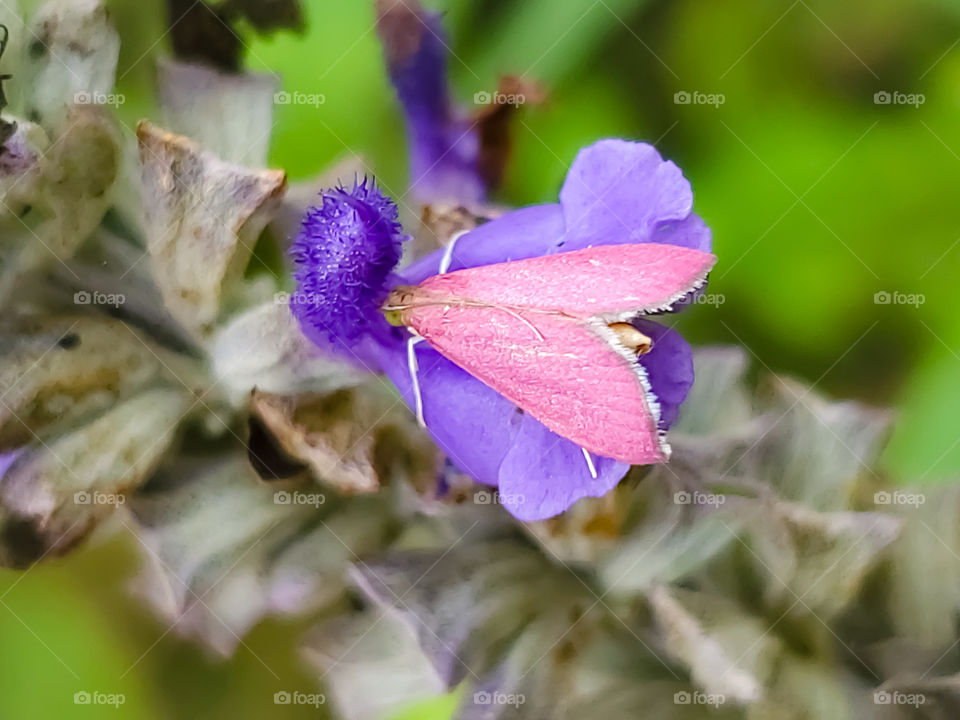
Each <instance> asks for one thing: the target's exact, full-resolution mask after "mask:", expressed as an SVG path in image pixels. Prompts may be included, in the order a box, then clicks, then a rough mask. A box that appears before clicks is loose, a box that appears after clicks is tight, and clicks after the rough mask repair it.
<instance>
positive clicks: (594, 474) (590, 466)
mask: <svg viewBox="0 0 960 720" xmlns="http://www.w3.org/2000/svg"><path fill="white" fill-rule="evenodd" d="M580 451H581V452H582V453H583V459H584V460H586V461H587V469H588V470H589V471H590V477H592V478H593V479H594V480H596V479H597V468H596V466H595V465H594V464H593V458H592V457H590V453H589V452H587V449H586V448H580Z"/></svg>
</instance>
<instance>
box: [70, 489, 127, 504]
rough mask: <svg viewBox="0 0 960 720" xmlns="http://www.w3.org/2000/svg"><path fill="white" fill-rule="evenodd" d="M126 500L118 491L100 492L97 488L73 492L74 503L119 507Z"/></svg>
mask: <svg viewBox="0 0 960 720" xmlns="http://www.w3.org/2000/svg"><path fill="white" fill-rule="evenodd" d="M126 501H127V498H126V496H125V495H121V494H120V493H108V492H100V491H99V490H94V491H92V492H91V491H90V490H79V491H77V492H75V493H74V494H73V504H74V505H114V506H116V507H119V506H121V505H123V504H124V503H125V502H126Z"/></svg>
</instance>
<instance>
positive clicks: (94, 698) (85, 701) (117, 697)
mask: <svg viewBox="0 0 960 720" xmlns="http://www.w3.org/2000/svg"><path fill="white" fill-rule="evenodd" d="M126 702H127V696H126V695H124V694H123V693H105V692H100V691H99V690H94V691H92V692H89V691H87V690H78V691H77V692H75V693H74V694H73V704H74V705H109V706H111V707H115V708H118V707H120V706H121V705H123V704H124V703H126Z"/></svg>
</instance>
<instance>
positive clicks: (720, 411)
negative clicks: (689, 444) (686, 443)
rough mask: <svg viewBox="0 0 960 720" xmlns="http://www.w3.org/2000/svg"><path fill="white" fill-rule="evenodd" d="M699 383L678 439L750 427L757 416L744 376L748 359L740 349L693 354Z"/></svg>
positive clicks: (676, 431)
mask: <svg viewBox="0 0 960 720" xmlns="http://www.w3.org/2000/svg"><path fill="white" fill-rule="evenodd" d="M693 364H694V370H695V372H696V378H697V380H696V382H695V383H694V384H693V387H692V388H691V389H690V394H689V395H688V396H687V399H686V400H685V401H684V403H683V408H682V411H681V413H680V418H679V420H678V422H677V423H676V425H674V428H673V432H672V433H671V438H673V437H674V436H675V435H678V434H683V435H695V436H700V435H707V434H713V433H723V432H726V431H729V430H731V429H735V428H738V427H739V426H741V425H743V424H745V423H748V422H749V421H750V419H751V418H752V417H753V416H754V412H753V407H752V405H753V403H752V401H751V399H750V395H749V393H748V390H747V387H746V384H745V382H744V376H745V374H746V371H747V365H748V362H747V355H746V353H745V352H744V351H743V350H742V349H741V348H737V347H715V348H705V349H701V350H697V351H696V352H695V353H694V354H693Z"/></svg>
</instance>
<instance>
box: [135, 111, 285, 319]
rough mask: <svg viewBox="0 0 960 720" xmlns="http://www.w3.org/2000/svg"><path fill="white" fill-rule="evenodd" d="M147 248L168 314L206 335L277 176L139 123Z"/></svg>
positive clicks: (277, 188) (274, 196)
mask: <svg viewBox="0 0 960 720" xmlns="http://www.w3.org/2000/svg"><path fill="white" fill-rule="evenodd" d="M137 136H138V138H139V140H140V162H141V167H142V176H141V182H142V192H143V203H144V209H145V214H146V218H145V231H146V235H147V248H148V251H149V253H150V259H151V261H152V263H153V272H154V276H155V278H156V281H157V284H158V285H159V287H160V291H161V293H162V294H163V297H164V301H165V302H166V304H167V307H168V309H169V310H170V312H171V314H173V316H174V317H176V318H177V320H179V321H180V322H181V323H182V324H183V325H184V326H185V327H186V328H188V329H189V330H191V331H192V332H193V333H194V334H195V335H197V336H200V337H202V336H204V335H206V333H207V332H208V331H209V330H210V327H211V325H212V324H213V323H214V321H215V320H216V319H217V317H218V315H219V314H220V307H221V302H222V300H223V297H224V294H225V293H227V292H228V291H229V285H230V283H231V282H232V281H235V280H237V279H238V278H239V277H240V275H241V273H242V271H243V269H244V267H245V266H246V264H247V262H248V260H249V259H250V255H251V253H252V248H253V244H254V242H255V241H256V238H257V236H258V235H259V234H260V231H261V230H262V229H263V228H264V226H265V224H266V222H267V221H268V219H269V215H270V213H271V212H272V211H273V210H274V209H275V208H276V206H277V205H278V203H279V202H280V198H281V197H282V195H283V192H284V190H285V187H286V179H285V177H284V174H283V173H282V172H281V171H277V170H263V171H253V170H247V169H246V168H242V167H239V166H236V165H231V164H229V163H225V162H223V161H221V160H219V159H218V158H216V157H215V156H214V155H212V154H210V153H207V152H204V151H203V150H201V149H200V148H199V146H197V145H196V144H194V143H193V142H191V141H190V140H187V139H186V138H184V137H182V136H179V135H174V134H172V133H168V132H164V131H162V130H160V129H159V128H156V127H154V126H153V125H150V124H149V123H147V122H142V123H140V125H139V126H138V128H137Z"/></svg>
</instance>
